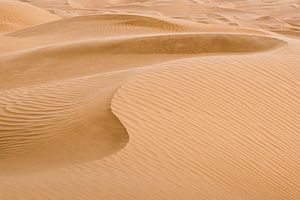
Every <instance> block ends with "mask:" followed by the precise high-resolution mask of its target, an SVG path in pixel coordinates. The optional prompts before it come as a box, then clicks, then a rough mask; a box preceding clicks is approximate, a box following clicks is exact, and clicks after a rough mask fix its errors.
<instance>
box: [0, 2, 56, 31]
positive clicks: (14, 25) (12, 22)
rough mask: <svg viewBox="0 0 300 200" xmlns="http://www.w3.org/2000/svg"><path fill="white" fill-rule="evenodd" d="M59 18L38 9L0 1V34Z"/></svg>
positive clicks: (24, 4) (22, 4)
mask: <svg viewBox="0 0 300 200" xmlns="http://www.w3.org/2000/svg"><path fill="white" fill-rule="evenodd" d="M58 19H60V17H58V16H56V15H53V14H50V13H48V12H46V11H44V10H42V9H40V8H38V7H34V6H31V5H29V4H26V3H20V2H15V1H7V0H4V1H0V32H8V31H13V30H17V29H22V28H25V27H28V26H32V25H37V24H43V23H46V22H50V21H54V20H58Z"/></svg>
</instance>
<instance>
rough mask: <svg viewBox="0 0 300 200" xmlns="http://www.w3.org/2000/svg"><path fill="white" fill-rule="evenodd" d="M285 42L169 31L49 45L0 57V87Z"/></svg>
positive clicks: (258, 49) (259, 49)
mask: <svg viewBox="0 0 300 200" xmlns="http://www.w3.org/2000/svg"><path fill="white" fill-rule="evenodd" d="M283 45H286V42H285V41H284V40H281V39H279V38H273V37H266V36H260V35H249V34H240V33H236V34H229V33H219V34H212V33H177V34H175V33H169V34H156V35H141V36H130V37H129V36H126V37H118V38H109V39H102V40H99V39H91V40H85V41H81V40H80V41H75V42H69V43H61V44H53V45H46V46H41V47H37V48H31V49H26V50H21V51H16V52H13V53H8V54H3V55H0V58H1V61H0V67H2V73H1V74H0V89H2V88H3V87H6V88H16V87H18V86H21V85H22V86H25V85H27V84H30V82H34V83H35V84H38V83H39V84H41V83H44V82H47V81H55V80H56V81H57V80H63V79H70V78H76V77H79V76H86V75H91V74H95V73H97V74H98V73H109V72H114V71H118V70H126V69H135V68H141V67H144V66H147V65H149V64H150V65H151V64H155V63H160V62H164V61H167V60H174V59H179V58H184V57H195V56H207V55H220V54H221V55H223V54H247V53H258V52H262V51H269V50H273V49H276V48H280V47H282V46H283ZM45 55H47V57H46V56H45ZM48 57H51V62H49V59H48ZM115 59H118V62H116V64H113V66H112V67H110V66H111V65H112V64H111V62H110V60H115ZM106 60H107V61H106ZM143 62H145V63H143ZM23 63H26V66H24V64H23ZM53 63H56V64H55V65H54V66H53ZM82 65H89V67H82ZM9 66H12V67H13V69H14V70H11V68H10V67H9ZM75 67H76V69H74V68H75ZM62 70H63V71H64V73H63V74H61V75H59V74H60V72H61V71H62ZM15 71H23V73H26V76H25V77H22V79H18V78H16V80H15V81H13V82H9V80H8V79H9V78H10V79H11V78H12V77H14V76H16V73H15ZM61 76H62V77H61ZM1 85H2V86H1Z"/></svg>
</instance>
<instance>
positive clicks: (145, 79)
mask: <svg viewBox="0 0 300 200" xmlns="http://www.w3.org/2000/svg"><path fill="white" fill-rule="evenodd" d="M289 49H294V52H293V53H292V54H290V53H289V51H285V50H282V51H281V52H277V53H267V54H263V55H259V54H257V55H253V56H252V55H251V56H245V57H242V56H237V57H234V58H228V57H227V58H226V57H222V58H220V57H214V58H201V59H198V58H193V59H186V60H182V61H174V62H170V63H165V64H161V65H160V66H159V67H156V68H152V69H150V70H147V71H145V72H142V73H140V74H138V75H136V76H135V77H133V78H131V79H129V80H128V81H127V82H126V83H124V84H122V85H121V87H120V88H119V89H118V91H117V92H116V93H115V94H114V97H113V100H112V104H111V107H112V112H113V113H114V114H115V115H116V116H117V117H118V118H119V119H120V121H121V123H122V124H123V125H124V126H125V128H126V130H127V131H128V133H129V137H130V141H129V143H128V144H127V146H126V147H125V149H123V150H122V151H121V152H120V153H119V154H118V157H120V162H118V161H116V160H115V159H116V157H114V156H112V157H113V158H114V161H115V162H114V163H115V164H117V165H118V164H119V165H121V166H119V168H118V169H122V170H120V171H119V173H118V172H117V171H118V170H116V173H117V175H116V176H122V174H123V173H121V171H122V172H124V171H125V172H124V174H126V175H125V176H124V174H123V176H122V183H116V186H115V187H114V192H115V193H118V192H120V191H123V190H122V189H123V188H127V190H128V191H127V190H126V191H123V192H125V194H124V193H123V194H124V196H126V197H130V198H131V199H137V198H139V197H140V196H141V195H142V194H143V193H144V192H147V190H149V188H151V193H148V194H147V198H146V199H184V198H186V197H187V196H189V199H199V198H200V199H207V198H212V199H234V198H236V199H241V198H244V199H251V198H252V197H253V195H255V197H256V198H261V199H264V198H266V197H268V198H269V197H270V198H272V199H295V200H296V199H297V198H298V194H299V190H298V188H299V178H298V177H299V176H298V175H299V173H298V172H297V165H298V162H297V159H298V157H299V150H300V149H299V145H297V144H296V143H295V141H296V140H297V138H298V133H299V126H298V125H297V123H298V117H297V116H298V114H297V113H299V111H300V110H299V107H298V106H297V102H298V100H299V99H300V96H299V93H297V91H299V89H300V87H299V83H300V80H299V78H298V77H297V76H294V75H295V74H299V73H300V70H299V68H298V67H297V65H296V64H295V63H297V62H298V61H299V57H297V56H296V55H297V53H298V52H300V49H299V46H297V45H293V46H292V47H290V48H289ZM283 60H284V62H282V61H283ZM237 61H238V62H237ZM270 61H272V62H270ZM266 63H269V64H266ZM271 63H272V64H271ZM293 74H294V75H293ZM287 96H288V97H289V98H287ZM133 154H134V156H132V157H131V155H133ZM122 157H126V166H130V168H126V166H125V165H122ZM106 162H108V163H109V160H108V161H105V162H104V163H106ZM124 168H125V169H124ZM135 183H139V185H136V184H135ZM141 183H142V184H141ZM128 185H129V186H128ZM130 186H134V190H130V189H128V187H130ZM144 188H147V189H146V190H145V189H144ZM106 189H107V188H106ZM248 191H251V193H249V192H248ZM107 193H108V194H110V195H112V196H114V195H113V194H112V193H110V191H109V192H107ZM120 194H121V193H118V194H116V195H115V198H117V199H118V197H120V196H119V195H120ZM112 199H114V198H113V197H112Z"/></svg>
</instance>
